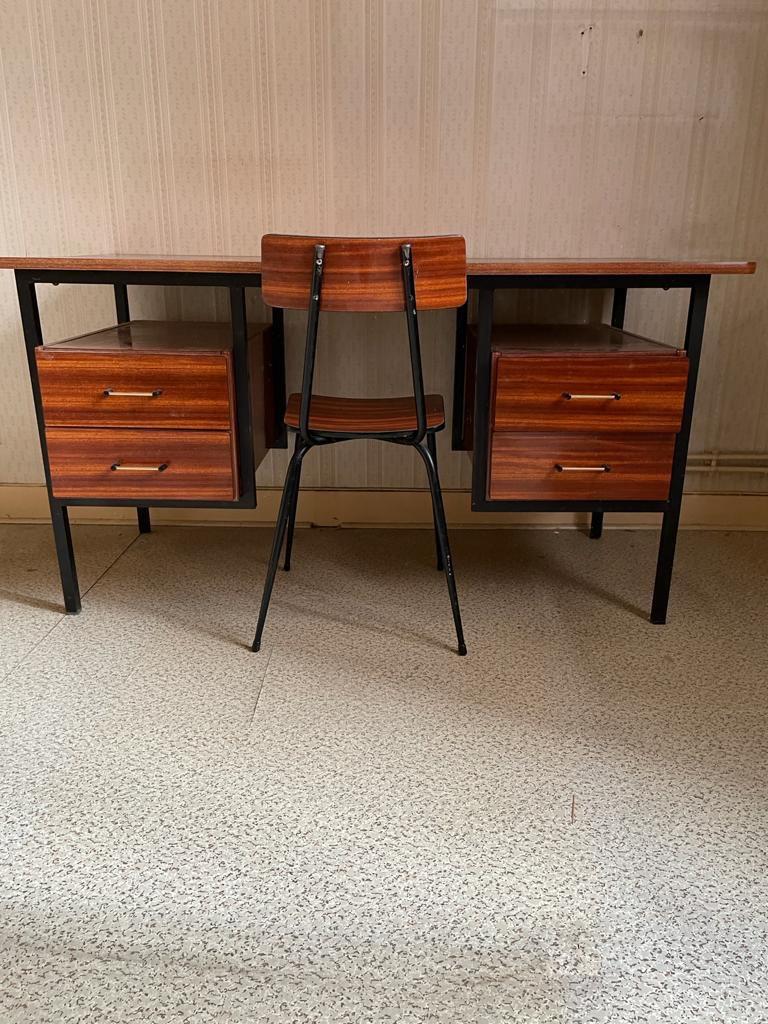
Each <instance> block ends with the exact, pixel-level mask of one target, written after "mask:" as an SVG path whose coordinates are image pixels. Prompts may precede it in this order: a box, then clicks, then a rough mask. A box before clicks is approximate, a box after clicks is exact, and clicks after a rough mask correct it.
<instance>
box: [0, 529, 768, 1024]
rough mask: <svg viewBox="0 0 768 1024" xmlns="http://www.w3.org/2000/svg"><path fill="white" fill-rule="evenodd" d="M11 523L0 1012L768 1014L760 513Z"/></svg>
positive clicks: (470, 1016)
mask: <svg viewBox="0 0 768 1024" xmlns="http://www.w3.org/2000/svg"><path fill="white" fill-rule="evenodd" d="M269 540H270V534H269V532H268V531H265V530H260V529H253V530H248V529H240V530H237V529H229V530H227V529H194V528H187V529H183V528H160V529H158V530H157V531H156V532H155V533H153V534H151V535H148V536H142V537H138V538H137V537H136V535H135V532H134V531H133V530H132V529H130V528H127V527H125V528H122V527H121V528H113V527H109V528H107V527H100V528H99V527H81V528H79V529H77V530H76V544H77V548H78V552H79V555H80V559H81V562H80V567H81V577H82V582H83V589H85V588H86V587H90V589H89V590H88V593H87V594H86V596H85V599H84V612H83V614H82V615H80V616H78V617H66V618H65V617H63V616H61V615H60V613H59V608H58V602H59V594H58V590H57V585H56V578H55V573H54V566H53V560H52V550H51V543H50V538H49V532H48V530H47V529H46V528H43V527H28V526H4V527H2V528H0V563H1V564H2V577H1V578H0V628H1V633H0V643H1V647H0V678H1V679H2V685H1V686H0V1021H2V1024H38V1022H57V1024H59V1022H61V1024H69V1022H72V1024H74V1022H78V1024H81V1022H86V1021H87V1022H100V1024H101V1022H108V1024H125V1022H131V1024H133V1022H136V1024H155V1022H168V1024H181V1022H194V1024H208V1022H211V1024H213V1022H216V1024H225V1022H230V1021H232V1022H245V1021H248V1022H251V1021H253V1022H272V1021H275V1022H286V1024H288V1022H290V1024H294V1022H315V1021H317V1022H319V1021H328V1022H334V1024H353V1022H354V1024H366V1022H398V1024H400V1022H402V1024H416V1022H418V1024H421V1022H431V1021H434V1022H451V1024H474V1022H478V1024H479V1022H483V1024H490V1022H493V1024H495V1022H517V1021H520V1022H536V1024H538V1022H542V1024H543V1022H569V1024H571V1022H572V1024H577V1022H578V1024H582V1022H584V1024H586V1022H595V1021H604V1022H609V1024H625V1022H638V1024H639V1022H643V1024H652V1022H665V1024H666V1022H669V1024H680V1022H685V1021H695V1022H696V1024H709V1022H727V1024H757V1022H765V1021H767V1020H768V965H767V964H766V949H767V948H768V854H767V852H766V849H767V847H768V768H767V767H766V763H767V761H768V729H767V728H766V727H767V726H768V714H767V712H766V686H767V684H768V645H767V644H766V637H765V633H766V625H768V615H766V595H767V594H768V533H766V534H754V533H753V534H732V535H728V534H714V533H711V534H705V533H686V534H684V535H683V536H682V537H681V543H680V551H679V557H678V566H677V574H676V580H675V586H674V592H673V601H672V609H671V621H670V624H669V625H668V626H667V627H666V628H660V627H654V626H651V625H649V624H648V623H647V622H646V621H645V619H644V617H643V616H644V612H645V609H646V608H647V605H648V600H649V596H650V585H651V580H652V573H653V561H654V552H655V544H656V536H655V534H653V533H646V532H614V531H610V532H608V533H607V534H606V535H605V537H604V539H603V540H602V541H601V542H599V543H596V542H591V541H589V540H588V539H586V538H585V537H584V536H582V535H580V534H578V533H574V532H561V533H554V532H533V531H531V532H524V531H520V532H503V533H502V532H486V531H476V532H475V531H472V532H469V531H467V532H463V533H462V532H455V533H454V536H453V543H454V554H455V561H456V565H457V571H458V575H459V593H460V598H461V600H462V605H463V611H464V620H465V629H466V633H467V640H468V643H469V646H470V656H469V657H468V658H463V659H461V658H458V657H456V655H455V654H453V653H452V650H451V647H450V645H451V644H452V643H453V637H452V630H451V617H450V609H449V606H448V599H447V595H446V592H445V588H444V584H443V580H442V578H441V577H440V576H439V575H438V574H437V573H436V572H435V571H434V569H433V568H432V548H431V537H430V534H429V533H428V532H408V531H396V532H391V533H387V532H383V531H382V532H379V531H376V532H373V531H359V532H358V531H325V530H312V531H309V530H305V531H300V532H299V533H298V534H297V540H296V551H295V562H294V571H293V572H291V573H290V574H289V575H286V574H282V573H281V574H280V575H279V577H278V581H277V587H276V591H275V596H274V601H273V608H272V613H271V616H270V620H269V622H268V625H267V631H266V633H265V638H264V648H263V650H262V653H261V654H259V655H253V654H251V653H250V652H249V651H248V650H247V649H246V647H245V646H244V643H245V642H247V641H249V640H250V638H251V635H252V632H253V628H254V624H255V618H256V610H257V604H258V598H259V594H260V587H261V581H262V576H263V571H264V563H265V558H266V553H267V550H268V544H269Z"/></svg>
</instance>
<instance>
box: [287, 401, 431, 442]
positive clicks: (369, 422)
mask: <svg viewBox="0 0 768 1024" xmlns="http://www.w3.org/2000/svg"><path fill="white" fill-rule="evenodd" d="M424 401H425V404H426V409H427V426H428V427H432V428H438V427H442V426H443V425H444V424H445V409H444V407H443V398H442V395H425V396H424ZM300 406H301V395H300V394H298V393H296V394H292V395H291V396H290V397H289V399H288V405H287V407H286V411H285V422H286V423H287V424H288V426H290V427H294V428H295V429H298V426H299V409H300ZM309 426H310V429H311V430H317V431H320V432H323V431H328V432H329V433H332V432H336V433H340V434H351V433H361V434H362V433H370V434H384V433H394V432H397V431H401V430H415V429H416V403H415V401H414V399H413V398H412V397H406V398H335V397H331V396H328V395H313V396H312V404H311V406H310V410H309Z"/></svg>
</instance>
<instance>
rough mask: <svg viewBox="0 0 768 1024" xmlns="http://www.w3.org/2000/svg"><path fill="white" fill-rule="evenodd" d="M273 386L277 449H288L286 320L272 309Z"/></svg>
mask: <svg viewBox="0 0 768 1024" xmlns="http://www.w3.org/2000/svg"><path fill="white" fill-rule="evenodd" d="M272 386H273V388H274V391H273V394H274V402H275V405H274V408H275V428H274V429H275V435H274V436H275V448H287V447H288V432H287V430H286V429H285V403H286V400H287V393H286V388H285V318H284V311H283V310H282V309H280V308H279V307H277V306H273V307H272Z"/></svg>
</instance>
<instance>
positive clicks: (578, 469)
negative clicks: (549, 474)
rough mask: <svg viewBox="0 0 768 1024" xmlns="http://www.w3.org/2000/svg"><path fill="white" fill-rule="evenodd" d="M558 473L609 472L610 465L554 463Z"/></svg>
mask: <svg viewBox="0 0 768 1024" xmlns="http://www.w3.org/2000/svg"><path fill="white" fill-rule="evenodd" d="M555 469H556V470H557V472H558V473H610V472H611V467H610V466H606V465H602V466H564V465H562V463H560V462H556V463H555Z"/></svg>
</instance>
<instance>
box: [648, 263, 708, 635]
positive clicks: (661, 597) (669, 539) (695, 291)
mask: <svg viewBox="0 0 768 1024" xmlns="http://www.w3.org/2000/svg"><path fill="white" fill-rule="evenodd" d="M708 296H709V278H708V277H705V278H701V279H699V280H697V282H696V283H695V284H694V285H693V287H692V288H691V301H690V303H689V306H688V325H687V327H686V331H685V348H686V351H687V353H688V385H687V387H686V390H685V404H684V405H683V422H682V426H681V428H680V433H679V434H678V435H677V440H676V441H675V453H674V456H673V459H672V481H671V484H670V488H669V507H668V509H667V511H666V512H665V513H664V519H663V520H662V524H661V541H660V543H659V558H658V562H657V563H656V581H655V583H654V587H653V604H652V605H651V622H653V623H654V624H656V625H658V626H662V625H664V623H665V622H666V621H667V608H668V605H669V588H670V585H671V583H672V566H673V564H674V560H675V545H676V543H677V528H678V526H679V525H680V506H681V504H682V500H683V484H684V483H685V463H686V460H687V458H688V441H689V439H690V436H691V420H692V418H693V403H694V399H695V397H696V380H697V377H698V373H699V357H700V355H701V341H702V338H703V336H704V321H705V318H706V315H707V298H708Z"/></svg>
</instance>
